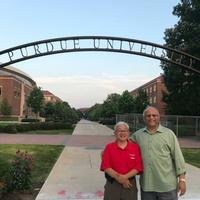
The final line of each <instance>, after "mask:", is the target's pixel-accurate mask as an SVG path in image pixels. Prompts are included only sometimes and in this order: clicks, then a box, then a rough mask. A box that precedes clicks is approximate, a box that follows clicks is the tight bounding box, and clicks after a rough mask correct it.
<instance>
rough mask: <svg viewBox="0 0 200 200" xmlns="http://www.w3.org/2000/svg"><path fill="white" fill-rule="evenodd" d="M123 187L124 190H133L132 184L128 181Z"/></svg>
mask: <svg viewBox="0 0 200 200" xmlns="http://www.w3.org/2000/svg"><path fill="white" fill-rule="evenodd" d="M122 185H123V187H124V188H131V187H132V184H131V183H130V181H129V180H128V179H127V180H126V181H125V182H124V183H123V184H122Z"/></svg>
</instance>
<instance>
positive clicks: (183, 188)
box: [178, 174, 186, 196]
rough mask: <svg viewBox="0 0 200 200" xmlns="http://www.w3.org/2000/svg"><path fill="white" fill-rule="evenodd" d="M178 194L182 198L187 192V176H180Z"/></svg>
mask: <svg viewBox="0 0 200 200" xmlns="http://www.w3.org/2000/svg"><path fill="white" fill-rule="evenodd" d="M178 192H179V195H180V196H182V195H184V194H185V192H186V181H185V174H181V175H179V182H178Z"/></svg>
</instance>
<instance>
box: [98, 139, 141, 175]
mask: <svg viewBox="0 0 200 200" xmlns="http://www.w3.org/2000/svg"><path fill="white" fill-rule="evenodd" d="M107 168H112V169H113V170H115V171H116V172H118V173H120V174H126V173H128V172H129V171H130V170H132V169H136V170H138V171H139V173H141V172H142V171H143V164H142V158H141V153H140V149H139V146H138V145H137V144H135V143H133V142H130V141H128V143H127V145H126V147H125V148H124V149H121V148H120V147H119V146H118V144H117V142H112V143H109V144H107V145H106V147H105V150H104V152H103V156H102V162H101V167H100V169H101V170H102V171H105V170H106V169H107Z"/></svg>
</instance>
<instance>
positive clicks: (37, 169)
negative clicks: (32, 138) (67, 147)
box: [0, 144, 64, 199]
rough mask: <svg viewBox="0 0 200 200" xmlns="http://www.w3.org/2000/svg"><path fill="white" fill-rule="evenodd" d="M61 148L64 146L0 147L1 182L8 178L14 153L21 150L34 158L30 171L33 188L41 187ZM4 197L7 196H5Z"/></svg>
mask: <svg viewBox="0 0 200 200" xmlns="http://www.w3.org/2000/svg"><path fill="white" fill-rule="evenodd" d="M63 148H64V146H61V145H19V144H17V145H16V144H15V145H0V177H1V178H2V179H1V180H2V181H3V180H5V179H6V177H9V172H8V171H9V169H10V167H11V161H12V160H14V159H15V157H16V151H17V150H18V149H21V150H23V151H27V152H30V153H31V155H32V156H33V157H34V168H33V171H32V184H33V186H34V187H37V188H38V187H40V186H42V185H43V183H44V181H45V180H46V178H47V176H48V175H49V173H50V171H51V169H52V167H53V166H54V164H55V162H56V160H57V159H58V157H59V155H60V153H61V152H62V150H63ZM3 184H5V182H3ZM5 186H6V185H5ZM4 196H7V194H5V195H4ZM0 199H1V198H0ZM3 199H4V198H3Z"/></svg>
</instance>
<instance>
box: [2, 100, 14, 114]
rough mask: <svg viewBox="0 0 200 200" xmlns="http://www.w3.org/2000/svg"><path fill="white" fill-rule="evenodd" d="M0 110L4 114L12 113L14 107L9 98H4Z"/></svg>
mask: <svg viewBox="0 0 200 200" xmlns="http://www.w3.org/2000/svg"><path fill="white" fill-rule="evenodd" d="M0 111H1V114H2V115H5V116H9V115H11V111H12V107H11V106H10V104H9V103H8V100H7V99H3V100H2V102H1V105H0Z"/></svg>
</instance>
